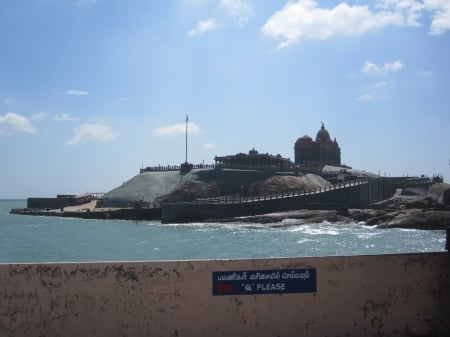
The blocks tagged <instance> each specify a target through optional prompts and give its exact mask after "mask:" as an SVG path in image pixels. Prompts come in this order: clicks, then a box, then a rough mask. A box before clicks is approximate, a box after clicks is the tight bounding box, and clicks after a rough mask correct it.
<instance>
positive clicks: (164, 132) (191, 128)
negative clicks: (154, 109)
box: [153, 123, 200, 137]
mask: <svg viewBox="0 0 450 337" xmlns="http://www.w3.org/2000/svg"><path fill="white" fill-rule="evenodd" d="M185 133H186V124H183V123H178V124H174V125H166V126H161V127H159V128H157V129H156V130H154V131H153V135H154V136H159V137H162V136H174V135H184V134H185ZM198 133H200V128H199V127H198V125H197V124H195V123H188V134H193V135H195V134H198Z"/></svg>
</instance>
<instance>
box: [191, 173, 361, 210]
mask: <svg viewBox="0 0 450 337" xmlns="http://www.w3.org/2000/svg"><path fill="white" fill-rule="evenodd" d="M368 183H369V179H358V180H355V181H352V182H345V183H339V184H335V185H332V186H329V187H326V186H325V187H324V188H318V189H317V188H316V189H314V190H306V191H305V190H302V191H292V192H284V193H277V194H266V195H258V196H251V197H243V196H241V195H230V196H225V197H217V198H199V199H196V200H195V201H192V202H193V203H209V204H211V203H216V204H230V203H232V204H244V203H252V202H261V201H268V200H277V199H286V198H296V197H301V196H307V195H314V194H319V193H325V192H329V191H334V190H339V189H344V188H349V187H354V186H359V185H364V184H368Z"/></svg>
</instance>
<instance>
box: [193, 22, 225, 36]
mask: <svg viewBox="0 0 450 337" xmlns="http://www.w3.org/2000/svg"><path fill="white" fill-rule="evenodd" d="M218 27H219V23H218V22H217V20H216V19H214V18H210V19H207V20H202V21H199V22H198V23H197V25H196V26H195V27H194V28H192V29H191V30H190V31H188V33H187V34H188V36H189V37H195V36H199V35H202V34H204V33H206V32H209V31H211V30H214V29H217V28H218Z"/></svg>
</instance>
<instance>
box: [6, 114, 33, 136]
mask: <svg viewBox="0 0 450 337" xmlns="http://www.w3.org/2000/svg"><path fill="white" fill-rule="evenodd" d="M13 132H25V133H35V132H36V130H35V128H34V126H33V125H32V124H31V122H30V121H29V120H28V118H26V117H24V116H21V115H18V114H16V113H14V112H7V113H6V114H4V115H0V135H8V134H11V133H13Z"/></svg>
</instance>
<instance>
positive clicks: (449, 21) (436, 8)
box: [424, 0, 450, 35]
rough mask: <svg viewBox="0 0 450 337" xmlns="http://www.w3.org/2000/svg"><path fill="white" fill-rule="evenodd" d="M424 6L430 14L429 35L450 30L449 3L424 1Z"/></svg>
mask: <svg viewBox="0 0 450 337" xmlns="http://www.w3.org/2000/svg"><path fill="white" fill-rule="evenodd" d="M424 6H425V8H427V9H428V10H429V11H431V12H432V14H431V17H432V20H431V27H430V34H433V35H438V34H443V33H445V32H446V31H448V30H450V1H448V0H425V1H424Z"/></svg>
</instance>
